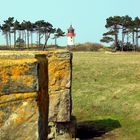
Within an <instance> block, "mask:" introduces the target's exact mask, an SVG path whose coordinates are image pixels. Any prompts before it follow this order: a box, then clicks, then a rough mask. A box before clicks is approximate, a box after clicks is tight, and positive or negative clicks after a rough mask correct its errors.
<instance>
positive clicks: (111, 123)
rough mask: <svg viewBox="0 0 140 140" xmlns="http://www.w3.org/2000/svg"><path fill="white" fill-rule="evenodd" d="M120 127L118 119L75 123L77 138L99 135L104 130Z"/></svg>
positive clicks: (82, 139)
mask: <svg viewBox="0 0 140 140" xmlns="http://www.w3.org/2000/svg"><path fill="white" fill-rule="evenodd" d="M119 127H121V124H120V123H119V121H118V120H113V119H104V120H95V121H85V122H79V123H77V138H79V139H80V140H87V139H91V138H94V137H101V136H102V135H104V134H105V133H106V132H109V131H111V130H114V129H116V128H119Z"/></svg>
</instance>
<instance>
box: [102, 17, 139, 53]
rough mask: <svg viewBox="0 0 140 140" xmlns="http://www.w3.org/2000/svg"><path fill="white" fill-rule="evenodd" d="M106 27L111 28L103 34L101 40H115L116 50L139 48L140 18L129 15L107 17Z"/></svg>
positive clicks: (107, 41)
mask: <svg viewBox="0 0 140 140" xmlns="http://www.w3.org/2000/svg"><path fill="white" fill-rule="evenodd" d="M105 27H106V28H107V29H108V30H109V31H108V32H106V33H104V34H103V38H102V39H101V40H100V41H101V42H106V43H109V42H114V45H113V46H114V49H115V50H122V51H123V50H138V47H139V38H140V35H139V33H140V18H139V17H135V18H134V19H133V18H132V17H130V16H128V15H126V16H114V17H109V18H107V19H106V25H105Z"/></svg>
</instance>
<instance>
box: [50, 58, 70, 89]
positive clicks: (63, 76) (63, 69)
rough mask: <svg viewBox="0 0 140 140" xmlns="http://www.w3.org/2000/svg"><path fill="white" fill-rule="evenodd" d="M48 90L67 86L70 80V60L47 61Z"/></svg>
mask: <svg viewBox="0 0 140 140" xmlns="http://www.w3.org/2000/svg"><path fill="white" fill-rule="evenodd" d="M48 70H49V72H48V73H49V90H58V89H59V90H61V89H64V88H67V85H68V83H69V82H70V74H71V70H70V62H69V60H63V61H62V60H55V61H49V65H48Z"/></svg>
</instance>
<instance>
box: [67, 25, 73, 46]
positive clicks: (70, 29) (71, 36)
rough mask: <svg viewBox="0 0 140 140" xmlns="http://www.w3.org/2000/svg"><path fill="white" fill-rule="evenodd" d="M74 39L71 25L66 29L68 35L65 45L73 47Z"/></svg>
mask: <svg viewBox="0 0 140 140" xmlns="http://www.w3.org/2000/svg"><path fill="white" fill-rule="evenodd" d="M74 37H75V33H74V28H73V27H72V25H70V27H69V28H68V33H67V45H68V46H73V45H75V42H74Z"/></svg>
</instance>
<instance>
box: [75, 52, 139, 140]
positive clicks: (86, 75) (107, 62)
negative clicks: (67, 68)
mask: <svg viewBox="0 0 140 140" xmlns="http://www.w3.org/2000/svg"><path fill="white" fill-rule="evenodd" d="M72 93H73V95H72V96H73V97H72V98H73V115H74V116H76V118H77V121H78V131H77V133H78V134H77V135H78V137H80V138H81V139H85V140H87V139H96V140H140V53H114V54H106V53H103V52H86V53H84V52H75V53H73V87H72Z"/></svg>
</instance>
